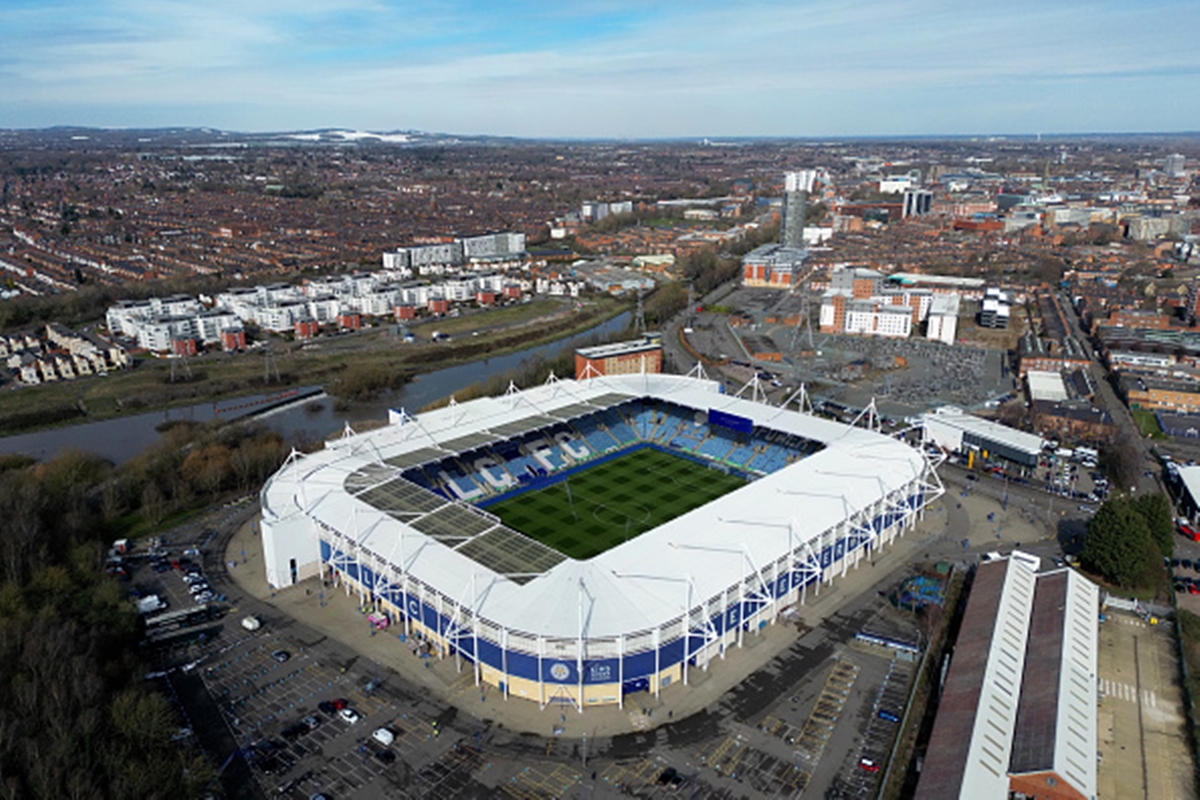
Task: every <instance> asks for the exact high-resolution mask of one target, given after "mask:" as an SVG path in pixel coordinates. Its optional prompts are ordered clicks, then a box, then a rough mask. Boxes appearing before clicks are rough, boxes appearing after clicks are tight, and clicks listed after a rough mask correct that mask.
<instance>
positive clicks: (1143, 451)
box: [1054, 292, 1162, 492]
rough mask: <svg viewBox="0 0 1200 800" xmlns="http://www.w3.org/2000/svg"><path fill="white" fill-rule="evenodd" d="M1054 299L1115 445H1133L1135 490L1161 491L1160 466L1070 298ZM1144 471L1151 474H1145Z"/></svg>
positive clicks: (1059, 296) (1063, 296) (1057, 296)
mask: <svg viewBox="0 0 1200 800" xmlns="http://www.w3.org/2000/svg"><path fill="white" fill-rule="evenodd" d="M1054 299H1055V302H1056V303H1058V304H1059V307H1060V308H1061V309H1062V312H1063V314H1062V315H1063V318H1064V319H1066V321H1067V325H1069V326H1070V333H1071V335H1072V336H1074V337H1075V339H1076V340H1077V341H1078V342H1079V343H1080V345H1081V346H1082V347H1083V351H1084V353H1085V354H1086V355H1087V356H1088V358H1089V359H1090V361H1091V364H1090V374H1091V377H1092V382H1093V383H1094V384H1095V385H1096V396H1095V398H1094V400H1095V403H1096V405H1097V406H1098V407H1099V408H1102V409H1104V410H1106V411H1107V412H1108V413H1109V414H1110V415H1111V416H1112V419H1113V424H1114V425H1115V426H1116V428H1117V441H1118V442H1120V441H1122V440H1124V441H1128V442H1132V443H1136V445H1135V446H1136V447H1137V456H1138V457H1137V484H1136V490H1137V491H1139V492H1159V491H1162V485H1161V484H1160V483H1159V480H1158V474H1159V471H1160V468H1161V465H1160V464H1159V463H1158V461H1157V459H1155V458H1154V456H1153V454H1152V453H1151V452H1150V442H1149V440H1147V439H1145V438H1143V437H1142V434H1141V431H1140V430H1139V429H1138V426H1137V423H1136V422H1134V421H1133V415H1132V414H1130V413H1129V409H1128V408H1127V407H1126V405H1125V403H1124V402H1123V401H1122V400H1121V398H1120V397H1118V396H1117V392H1116V390H1115V389H1113V386H1112V383H1111V382H1110V381H1109V372H1108V368H1107V367H1105V366H1104V364H1103V363H1101V362H1100V359H1099V358H1098V357H1097V355H1096V351H1095V349H1094V348H1093V346H1092V340H1091V337H1090V336H1089V335H1088V334H1087V333H1086V332H1085V331H1084V330H1083V325H1082V322H1081V320H1080V319H1079V315H1078V314H1077V313H1075V308H1074V306H1073V305H1072V304H1071V301H1070V298H1069V297H1067V296H1066V295H1065V294H1063V293H1061V292H1060V293H1058V294H1056V295H1055V297H1054ZM1147 471H1149V472H1151V473H1152V474H1151V475H1147V474H1146V472H1147ZM1131 488H1134V487H1131Z"/></svg>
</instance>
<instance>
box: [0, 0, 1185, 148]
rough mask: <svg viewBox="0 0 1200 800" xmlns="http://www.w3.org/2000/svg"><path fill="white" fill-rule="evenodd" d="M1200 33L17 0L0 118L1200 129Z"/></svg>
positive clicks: (956, 10)
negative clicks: (1198, 39) (1198, 43)
mask: <svg viewBox="0 0 1200 800" xmlns="http://www.w3.org/2000/svg"><path fill="white" fill-rule="evenodd" d="M1197 30H1200V3H1196V2H1194V0H1127V2H1125V3H1120V4H1116V3H1095V2H1088V1H1087V0H1061V2H1058V3H1052V4H1046V3H1044V2H1039V0H1013V2H1010V3H1007V4H1003V5H988V6H982V5H977V4H964V3H961V2H954V0H913V1H912V2H909V3H904V4H891V3H882V4H881V3H871V2H866V1H865V0H800V1H799V2H797V3H794V4H787V5H782V6H781V5H780V4H778V3H771V2H766V0H747V2H744V3H738V4H729V3H725V2H715V0H689V2H682V0H662V2H659V3H651V4H647V3H639V2H633V0H606V2H604V3H584V2H572V1H571V0H565V2H560V3H557V4H554V5H549V4H546V3H543V2H535V0H512V2H508V3H503V4H495V3H485V2H481V0H443V2H439V3H437V4H420V3H416V2H415V0H294V2H292V3H289V4H287V5H286V6H284V5H281V4H276V3H269V2H267V3H263V2H249V3H248V2H245V0H208V2H205V3H203V4H200V3H189V2H183V1H182V0H167V2H162V1H161V0H88V2H83V0H7V2H5V3H3V4H2V5H0V76H2V77H3V81H4V87H5V91H4V93H3V95H2V96H0V127H4V128H20V129H41V128H46V127H50V126H60V125H72V126H74V125H79V126H83V127H109V128H112V127H116V128H121V129H154V128H167V127H184V128H200V127H213V128H216V129H219V130H229V131H243V132H251V131H266V132H274V131H290V130H301V129H309V130H312V129H322V128H332V127H335V126H336V125H337V124H340V123H338V122H337V121H344V120H354V121H355V124H354V127H355V128H361V129H364V130H403V129H412V130H422V131H456V132H458V135H462V136H478V135H487V136H497V137H512V138H520V139H528V138H542V139H554V140H562V139H587V140H596V139H598V140H614V139H616V140H631V139H632V140H654V139H657V140H678V139H684V138H688V139H691V138H696V135H695V134H693V133H691V132H692V131H697V130H702V131H708V133H706V134H701V136H707V137H708V138H735V137H737V138H741V137H753V138H810V137H811V138H841V137H847V136H864V135H867V136H871V137H873V138H874V137H879V138H906V137H917V136H921V137H924V136H931V135H933V136H951V137H957V136H979V135H988V134H980V133H977V132H978V131H1004V130H1022V131H1028V132H1029V134H1030V135H1036V134H1037V133H1038V132H1041V133H1042V134H1043V135H1050V134H1059V133H1060V132H1063V131H1113V132H1121V131H1126V130H1128V129H1129V128H1130V127H1131V126H1133V125H1131V123H1132V124H1134V125H1136V127H1138V128H1142V129H1145V130H1151V131H1156V130H1157V131H1171V130H1200V106H1198V105H1197V104H1196V103H1194V102H1189V101H1188V98H1194V97H1196V96H1197V94H1200V92H1197V88H1198V86H1200V82H1198V80H1197V78H1198V76H1200V49H1198V48H1196V47H1195V42H1194V38H1195V32H1196V31H1197ZM864 131H870V133H868V134H864V133H863V132H864Z"/></svg>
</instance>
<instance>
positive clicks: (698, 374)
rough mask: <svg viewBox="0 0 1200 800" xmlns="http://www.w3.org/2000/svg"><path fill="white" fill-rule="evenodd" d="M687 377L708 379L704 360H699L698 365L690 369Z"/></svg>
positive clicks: (701, 379)
mask: <svg viewBox="0 0 1200 800" xmlns="http://www.w3.org/2000/svg"><path fill="white" fill-rule="evenodd" d="M687 377H689V378H695V379H696V380H700V381H706V380H708V373H707V372H705V371H704V362H703V361H697V362H696V366H694V367H692V368H691V369H690V370H689V371H688V374H687Z"/></svg>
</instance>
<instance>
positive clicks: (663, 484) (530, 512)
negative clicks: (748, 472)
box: [487, 448, 746, 561]
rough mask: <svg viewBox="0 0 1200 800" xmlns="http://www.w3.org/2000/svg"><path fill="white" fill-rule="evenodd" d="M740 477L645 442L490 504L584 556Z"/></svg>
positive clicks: (728, 487)
mask: <svg viewBox="0 0 1200 800" xmlns="http://www.w3.org/2000/svg"><path fill="white" fill-rule="evenodd" d="M745 485H746V482H745V481H744V480H743V479H742V478H739V477H736V476H734V475H728V474H726V473H724V472H720V471H719V470H715V469H709V468H707V467H704V466H702V465H700V464H697V463H695V462H694V461H689V460H688V459H686V458H679V457H678V456H673V455H668V454H667V453H663V452H661V451H659V450H654V449H651V448H645V449H642V450H635V451H634V452H632V453H629V454H628V455H624V456H620V457H618V458H615V459H613V460H612V461H607V462H605V463H603V464H600V465H598V466H596V467H593V468H592V469H588V470H584V471H583V472H579V473H576V474H574V475H572V476H571V477H570V478H569V479H568V480H566V481H562V482H560V483H556V484H554V485H553V486H547V487H546V488H545V489H539V490H537V491H533V492H527V493H525V494H522V495H518V496H516V497H513V498H511V499H508V500H502V501H500V502H499V503H496V504H495V505H491V506H488V509H487V510H488V511H489V512H491V513H492V514H495V515H496V516H498V517H500V519H501V520H503V522H504V524H505V525H507V526H509V527H510V528H513V529H514V530H518V531H520V532H521V533H523V534H525V535H526V536H529V537H531V538H534V539H537V540H538V541H539V542H542V543H543V544H545V545H548V546H550V547H553V548H554V549H555V550H558V551H559V552H560V553H562V554H563V555H565V556H567V557H568V558H574V559H577V560H580V561H582V560H585V559H588V558H591V557H592V556H595V555H598V554H600V553H603V552H604V551H605V550H608V549H609V548H611V547H616V546H617V545H619V544H621V543H622V542H624V541H626V540H628V539H632V538H633V537H635V536H637V535H639V534H641V533H643V532H644V531H648V530H650V529H651V528H656V527H658V526H659V525H662V524H663V523H664V522H667V521H668V520H671V519H674V518H675V517H678V516H679V515H681V514H685V513H687V512H688V511H691V510H692V509H693V508H696V507H697V506H702V505H704V504H705V503H708V502H710V501H712V500H715V499H716V498H718V497H720V496H721V495H723V494H728V493H729V492H731V491H733V490H734V489H736V488H738V487H739V486H745Z"/></svg>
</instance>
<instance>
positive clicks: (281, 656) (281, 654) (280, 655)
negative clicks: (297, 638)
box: [271, 650, 292, 664]
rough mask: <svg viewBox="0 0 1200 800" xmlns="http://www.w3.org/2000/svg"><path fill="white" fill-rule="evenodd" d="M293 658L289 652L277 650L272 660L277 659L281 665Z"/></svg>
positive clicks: (272, 654)
mask: <svg viewBox="0 0 1200 800" xmlns="http://www.w3.org/2000/svg"><path fill="white" fill-rule="evenodd" d="M291 657H292V654H291V653H289V652H288V651H287V650H276V651H275V652H274V653H271V658H273V659H275V660H276V661H278V662H279V663H280V664H282V663H283V662H285V661H287V660H288V659H289V658H291Z"/></svg>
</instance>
